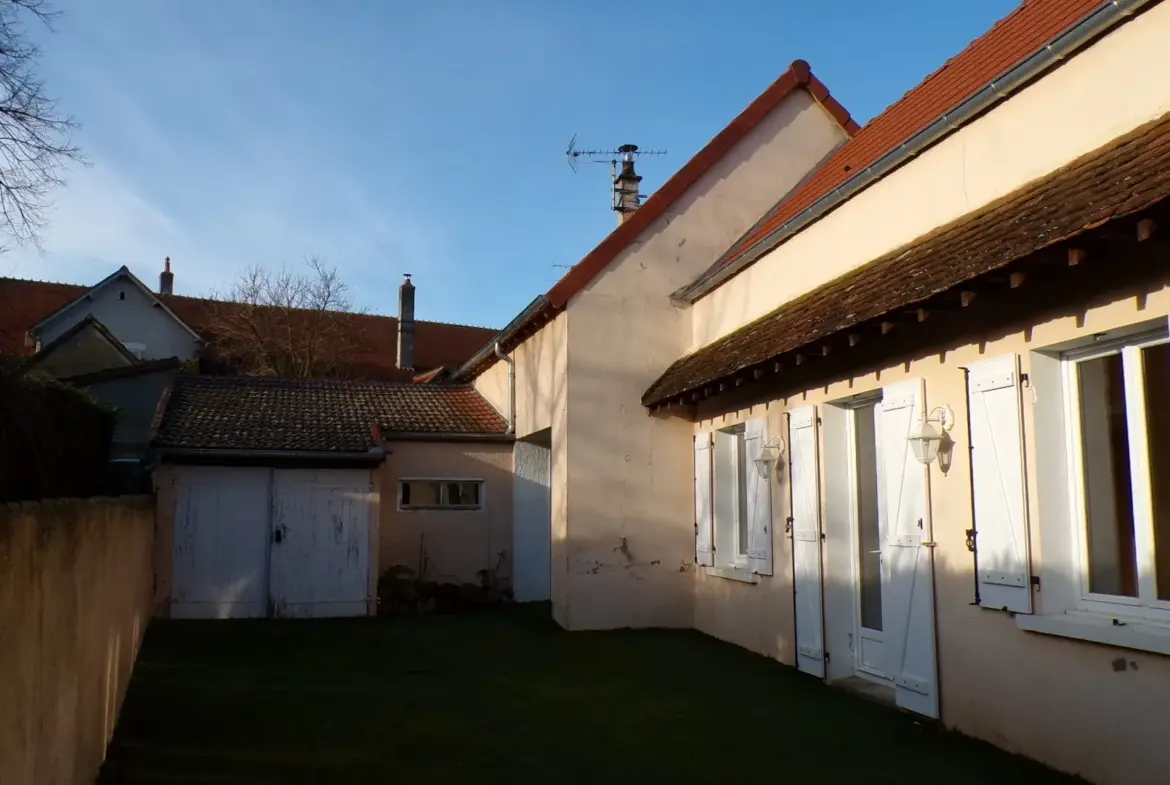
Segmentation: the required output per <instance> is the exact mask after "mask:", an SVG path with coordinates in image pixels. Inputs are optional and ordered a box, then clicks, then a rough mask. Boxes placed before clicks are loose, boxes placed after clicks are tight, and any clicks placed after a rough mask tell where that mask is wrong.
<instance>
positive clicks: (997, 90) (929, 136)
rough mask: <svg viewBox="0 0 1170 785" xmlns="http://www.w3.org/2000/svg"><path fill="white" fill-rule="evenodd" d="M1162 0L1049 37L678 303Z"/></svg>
mask: <svg viewBox="0 0 1170 785" xmlns="http://www.w3.org/2000/svg"><path fill="white" fill-rule="evenodd" d="M1157 1H1158V0H1110V2H1107V3H1104V4H1103V5H1102V6H1101V7H1100V8H1098V9H1097V10H1096V11H1094V12H1093V13H1091V14H1089V15H1088V16H1086V17H1085V18H1084V19H1082V20H1081V21H1080V22H1078V23H1077V24H1075V25H1073V26H1072V27H1070V28H1069V29H1067V30H1065V31H1064V32H1063V33H1061V34H1060V35H1059V36H1057V37H1056V38H1054V39H1053V40H1052V41H1049V42H1048V44H1046V45H1045V46H1044V47H1043V48H1041V49H1040V50H1039V51H1038V52H1036V53H1035V54H1033V55H1031V56H1030V57H1028V58H1026V59H1024V60H1022V61H1021V62H1019V63H1017V64H1016V65H1015V66H1014V67H1012V68H1011V69H1010V70H1008V71H1007V72H1006V73H1005V74H1003V76H1001V77H1000V78H999V79H996V80H994V81H992V82H989V83H988V84H987V85H985V86H984V87H983V88H982V89H981V90H979V91H978V92H976V93H975V94H974V95H972V96H971V97H970V98H968V99H967V100H966V101H963V103H961V104H959V105H958V106H956V107H955V108H954V109H953V110H951V111H950V112H947V113H946V114H944V115H942V116H941V117H939V118H938V119H937V120H935V121H934V122H933V123H931V124H930V125H928V126H927V127H926V128H924V129H922V130H921V131H919V132H918V133H916V134H914V135H913V136H911V137H910V138H909V139H907V140H906V141H905V142H903V143H902V144H901V145H899V146H898V147H897V148H895V149H893V150H891V151H890V152H888V153H886V154H885V155H883V156H882V157H881V158H879V159H878V160H877V161H875V162H874V163H873V164H871V165H870V166H868V167H866V168H865V169H862V170H860V171H859V172H857V174H855V175H853V176H852V177H850V178H849V179H848V180H846V181H845V182H844V183H842V184H841V185H840V186H838V187H837V188H836V189H835V190H833V191H832V192H831V193H828V194H826V195H825V196H822V197H821V198H820V199H818V200H817V201H816V202H814V203H813V204H811V205H810V206H809V207H808V208H806V209H805V210H804V211H803V212H801V213H800V214H798V215H796V216H795V217H794V218H792V219H791V220H790V221H788V222H787V223H785V224H783V225H781V226H779V227H777V228H776V229H775V230H773V231H772V232H771V233H769V234H768V235H767V236H766V237H764V238H763V239H762V240H760V241H759V242H758V243H756V244H755V245H753V246H751V247H750V248H748V249H747V250H746V251H745V252H744V253H743V255H741V256H740V257H739V258H737V259H735V261H733V262H731V264H728V265H727V266H726V267H722V268H720V269H719V270H717V271H716V272H715V273H714V274H712V275H711V276H710V277H706V278H701V279H699V280H698V281H695V282H694V283H692V284H690V285H689V286H687V287H685V288H683V289H680V290H678V291H677V292H675V293H674V294H672V295H671V296H670V299H671V300H672V301H674V302H676V303H682V304H691V303H694V302H695V301H697V300H699V299H701V298H702V297H703V296H704V295H706V294H707V293H709V292H710V291H711V290H713V289H715V288H717V287H718V286H720V285H721V284H722V283H723V282H724V281H726V280H727V279H728V278H731V277H732V276H734V275H735V274H737V273H738V272H740V271H741V270H743V269H744V268H745V267H748V266H750V265H752V264H754V263H755V262H756V261H758V260H759V259H760V257H762V256H763V255H764V254H766V253H768V252H769V251H771V250H772V249H773V248H775V247H776V246H778V245H780V244H781V243H783V242H784V241H785V240H787V239H789V238H790V237H792V236H793V235H795V234H796V233H797V232H799V231H801V230H802V229H804V228H805V227H806V226H808V225H809V224H811V223H813V222H814V221H817V220H819V219H820V218H821V217H822V216H824V215H826V214H827V213H829V212H831V211H832V210H834V209H836V208H837V207H839V206H840V205H841V204H842V203H843V202H845V201H847V200H849V199H850V198H852V197H853V196H854V195H856V194H857V193H858V192H860V191H862V190H864V189H866V188H868V187H869V186H870V185H872V184H873V183H874V182H875V181H877V180H880V179H881V178H883V177H885V176H886V175H887V174H889V173H890V172H892V171H893V170H894V169H897V168H898V167H900V166H902V164H904V163H906V162H908V161H910V160H911V159H912V158H914V157H916V156H918V155H919V154H920V153H922V152H925V151H926V149H927V148H929V147H932V146H933V145H934V144H936V143H937V142H940V141H941V140H942V139H944V138H946V137H947V136H949V135H950V134H952V133H954V132H955V131H958V130H959V129H960V128H962V127H963V126H965V125H967V124H968V123H970V122H972V121H973V120H974V119H975V118H977V117H978V116H979V115H981V114H982V113H983V112H984V111H986V110H987V109H989V108H991V107H993V106H995V105H996V104H998V103H1000V102H1001V101H1004V100H1006V99H1007V98H1009V97H1010V96H1012V95H1014V94H1015V93H1016V92H1018V91H1019V90H1021V89H1022V88H1023V87H1025V86H1026V85H1027V84H1029V83H1030V82H1032V81H1033V80H1034V79H1036V78H1037V77H1039V76H1042V75H1043V74H1045V73H1046V72H1048V71H1049V70H1051V69H1052V68H1054V67H1056V66H1057V65H1058V64H1059V63H1060V62H1061V61H1062V60H1064V59H1065V58H1066V57H1068V56H1069V55H1071V54H1073V53H1074V52H1076V50H1078V49H1080V48H1081V47H1083V46H1085V45H1086V44H1088V43H1091V42H1092V41H1094V40H1096V39H1097V38H1100V37H1101V36H1102V35H1104V34H1105V33H1107V32H1109V31H1110V30H1112V29H1113V28H1114V27H1116V26H1117V25H1119V24H1121V23H1122V22H1123V21H1125V20H1126V19H1127V18H1128V17H1130V16H1134V15H1135V14H1138V13H1140V12H1141V11H1142V10H1143V9H1144V8H1145V6H1147V5H1152V4H1153V3H1156V2H1157Z"/></svg>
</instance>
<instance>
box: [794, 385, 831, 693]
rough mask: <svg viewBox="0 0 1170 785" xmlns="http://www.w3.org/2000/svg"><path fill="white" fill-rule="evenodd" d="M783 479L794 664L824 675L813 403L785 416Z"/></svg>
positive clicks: (819, 524)
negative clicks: (788, 500) (787, 497)
mask: <svg viewBox="0 0 1170 785" xmlns="http://www.w3.org/2000/svg"><path fill="white" fill-rule="evenodd" d="M788 449H789V452H790V456H791V457H790V466H789V481H790V482H791V484H792V488H791V490H792V517H791V520H790V521H789V523H790V529H791V533H792V585H793V591H794V592H795V593H796V666H797V668H799V669H800V670H802V671H804V672H805V673H810V674H812V675H814V676H817V677H819V678H824V675H825V644H824V619H823V610H822V605H821V505H820V493H819V483H818V479H817V428H816V409H815V408H813V407H812V406H806V407H803V408H801V409H794V410H793V411H792V412H790V413H789V416H788Z"/></svg>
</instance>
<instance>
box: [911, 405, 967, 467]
mask: <svg viewBox="0 0 1170 785" xmlns="http://www.w3.org/2000/svg"><path fill="white" fill-rule="evenodd" d="M954 426H955V413H954V412H953V411H951V407H950V406H936V407H934V408H933V409H931V410H930V413H929V414H927V415H926V416H925V417H923V418H922V419H921V420H919V421H918V424H917V425H915V426H914V427H913V428H912V429H910V435H909V436H907V437H906V438H907V439H909V440H910V446H911V448H913V450H914V457H915V458H917V459H918V462H919V463H921V464H923V465H929V464H930V463H931V462H932V461H934V459H935V458H936V457H938V452H939V448H940V447H942V445H943V442H944V441H950V437H948V436H947V431H949V430H950V429H951V428H953V427H954Z"/></svg>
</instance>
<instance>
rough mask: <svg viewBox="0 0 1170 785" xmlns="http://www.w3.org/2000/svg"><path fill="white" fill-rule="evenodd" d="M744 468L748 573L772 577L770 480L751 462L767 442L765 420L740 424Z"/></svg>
mask: <svg viewBox="0 0 1170 785" xmlns="http://www.w3.org/2000/svg"><path fill="white" fill-rule="evenodd" d="M744 441H745V442H746V445H745V446H746V449H745V450H744V452H745V454H746V457H747V466H744V467H743V471H744V473H745V479H746V485H747V515H748V549H747V551H748V560H749V561H750V565H749V566H750V567H751V571H752V572H754V573H756V574H758V575H771V574H772V529H773V526H772V487H771V481H772V478H771V477H767V478H764V477H761V476H760V473H759V471H758V470H757V469H756V463H755V460H756V458H758V457H759V456H760V451H761V450H763V449H764V445H765V444H767V443H768V419H767V418H766V417H760V418H757V419H755V420H748V421H747V423H746V424H745V425H744Z"/></svg>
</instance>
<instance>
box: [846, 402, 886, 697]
mask: <svg viewBox="0 0 1170 785" xmlns="http://www.w3.org/2000/svg"><path fill="white" fill-rule="evenodd" d="M881 402H882V391H881V389H877V390H874V391H873V392H870V393H864V394H862V395H859V396H857V397H855V398H851V399H850V400H849V401H847V402H845V403H842V404H841V408H843V409H845V426H846V431H845V435H846V450H847V455H848V460H849V480H848V488H849V543H850V559H849V562H850V568H851V571H850V583H851V584H852V586H851V589H852V591H851V593H852V595H853V630H852V635H853V641H854V645H853V672H854V675H856V676H858V677H860V678H863V679H868V680H870V681H874V682H876V683H879V684H883V685H886V686H892V685H893V677H891V676H890V675H889V674H887V673H884V672H881V671H877V670H875V669H872V668H869V667H867V666H865V665H863V664H862V649H863V645H862V639H863V637H864V636H863V630H866V629H871V628H868V627H864V626H863V625H862V623H861V592H862V575H861V559H862V556H863V554H862V552H861V498H860V494H859V493H858V490H859V488H860V475H859V473H858V469H859V468H860V467H859V463H858V459H859V457H860V456H859V453H858V449H857V448H858V439H857V422H858V419H857V413H858V411H860V410H862V409H870V410H872V411H873V412H874V418H873V419H874V466H875V469H876V471H877V489H876V490H877V497H878V498H877V502H878V508H879V509H878V514H879V524H878V542H879V546H884V545H885V539H886V533H885V532H884V531H882V527H881V523H880V522H881V520H882V518H883V517H884V516H882V515H881V506H882V503H883V500H884V499H883V494H882V487H883V486H882V479H883V478H882V472H883V467H882V460H881V454H880V445H881V418H880V417H877V416H876V415H877V411H876V409H877V407H880V406H881ZM880 549H881V548H880V547H879V550H880ZM882 557H883V558H881V560H880V561H879V568H878V569H879V570H880V580H881V588H882V591H883V593H884V591H885V583H886V574H885V569H886V564H885V561H886V560H885V558H884V554H882ZM882 599H883V602H882V614H883V620H882V628H883V629H882V630H881V631H880V632H882V638H883V640H882V646H883V649H884V646H885V641H884V638H885V632H884V628H885V619H884V615H885V602H884V600H885V598H884V596H883V598H882ZM874 632H878V631H877V630H874Z"/></svg>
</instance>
